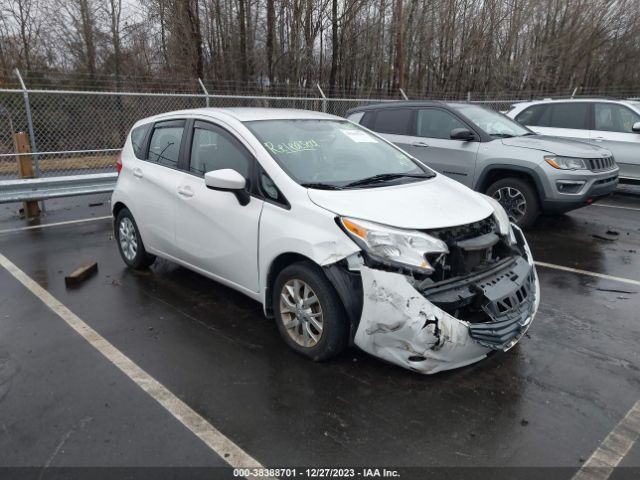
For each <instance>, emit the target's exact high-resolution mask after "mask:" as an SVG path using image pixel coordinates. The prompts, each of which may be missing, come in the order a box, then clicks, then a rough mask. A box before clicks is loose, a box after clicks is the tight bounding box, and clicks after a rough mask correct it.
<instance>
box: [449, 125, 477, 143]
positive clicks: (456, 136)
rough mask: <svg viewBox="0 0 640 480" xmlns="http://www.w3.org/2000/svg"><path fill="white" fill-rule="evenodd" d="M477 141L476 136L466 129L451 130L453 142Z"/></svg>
mask: <svg viewBox="0 0 640 480" xmlns="http://www.w3.org/2000/svg"><path fill="white" fill-rule="evenodd" d="M475 139H476V135H475V134H474V133H473V132H472V131H471V130H467V129H466V128H454V129H453V130H451V140H464V141H465V142H470V141H471V140H475Z"/></svg>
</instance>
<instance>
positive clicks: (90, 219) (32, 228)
mask: <svg viewBox="0 0 640 480" xmlns="http://www.w3.org/2000/svg"><path fill="white" fill-rule="evenodd" d="M107 218H113V217H112V216H111V215H106V216H104V217H91V218H82V219H80V220H67V221H65V222H55V223H44V224H42V225H30V226H28V227H17V228H8V229H6V230H0V233H13V232H23V231H25V230H37V229H38V228H48V227H59V226H61V225H73V224H76V223H87V222H95V221H98V220H106V219H107Z"/></svg>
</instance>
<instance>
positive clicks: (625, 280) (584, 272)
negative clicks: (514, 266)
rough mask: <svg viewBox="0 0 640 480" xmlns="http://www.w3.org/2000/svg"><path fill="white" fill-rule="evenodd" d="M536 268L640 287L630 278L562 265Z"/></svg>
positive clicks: (552, 264)
mask: <svg viewBox="0 0 640 480" xmlns="http://www.w3.org/2000/svg"><path fill="white" fill-rule="evenodd" d="M535 264H536V267H544V268H553V269H554V270H562V271H564V272H571V273H578V274H580V275H588V276H590V277H596V278H602V279H604V280H612V281H614V282H620V283H628V284H629V285H636V286H638V287H640V281H639V280H632V279H631V278H623V277H614V276H613V275H605V274H604V273H596V272H590V271H589V270H580V269H579V268H571V267H565V266H563V265H556V264H555V263H546V262H535Z"/></svg>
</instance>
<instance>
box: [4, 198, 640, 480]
mask: <svg viewBox="0 0 640 480" xmlns="http://www.w3.org/2000/svg"><path fill="white" fill-rule="evenodd" d="M88 203H90V202H89V199H86V198H85V199H73V200H68V205H67V204H66V203H64V201H61V203H59V204H57V208H52V209H50V210H49V213H48V215H47V217H46V218H45V219H44V220H43V221H44V222H56V221H65V220H69V219H72V218H87V217H90V216H94V217H97V216H102V215H108V214H109V211H108V204H106V203H105V204H103V205H98V206H94V207H88ZM602 205H609V206H602ZM614 207H622V208H614ZM634 209H635V210H634ZM24 225H25V222H24V221H22V220H19V219H17V217H15V216H14V217H12V216H11V215H5V216H4V218H3V221H2V222H0V230H3V229H10V228H14V227H19V226H24ZM527 238H528V239H529V242H530V244H531V246H532V250H533V253H534V257H535V259H536V260H537V261H542V262H548V263H553V264H558V265H563V266H567V267H572V268H577V269H583V270H588V271H592V272H597V273H601V274H606V275H611V276H616V277H623V278H629V279H633V280H640V196H635V195H617V196H615V197H611V198H608V199H606V200H603V201H602V202H601V203H600V205H599V206H598V205H594V206H591V207H588V208H584V209H581V210H577V211H574V212H571V213H570V214H567V215H562V216H557V217H544V218H542V219H541V220H540V221H539V222H538V224H537V225H536V227H535V228H534V229H533V230H532V231H530V232H528V234H527ZM0 253H2V254H3V255H5V256H6V257H7V258H9V259H10V260H11V261H12V262H14V263H15V264H16V265H17V266H18V267H19V268H20V269H22V270H23V271H24V272H25V273H26V274H27V275H29V276H30V277H31V278H33V279H34V280H35V281H36V282H38V283H39V284H40V285H41V286H43V287H44V288H45V289H46V290H48V291H49V292H50V293H51V294H53V295H54V296H55V297H56V298H57V299H59V300H60V301H61V302H62V303H64V304H65V305H66V306H67V307H68V308H69V309H70V310H71V311H73V312H74V313H75V314H76V315H78V316H79V317H80V318H81V319H82V320H83V321H85V322H86V323H87V324H89V325H90V326H91V327H92V328H94V329H95V330H97V331H98V332H99V333H100V334H101V335H102V336H104V337H105V338H106V339H107V340H108V341H109V342H111V343H112V344H113V345H114V346H115V347H116V348H117V349H119V350H120V351H122V352H123V353H124V354H126V355H127V356H128V357H129V358H130V359H131V360H133V361H134V362H135V363H136V364H138V365H139V366H140V367H142V368H143V369H144V370H146V371H147V372H148V373H149V374H151V375H152V376H153V377H155V378H156V379H157V380H158V381H160V382H161V383H162V384H164V385H165V386H166V387H167V388H168V389H169V390H171V391H172V392H173V393H174V394H175V395H177V396H178V397H179V398H180V399H182V400H183V401H184V402H186V403H187V404H188V405H189V406H190V407H191V408H193V409H194V410H195V411H196V412H198V413H199V414H201V415H202V416H203V417H204V418H205V419H207V420H208V421H209V422H210V423H211V424H212V425H214V426H215V427H216V428H217V429H219V430H220V431H221V432H223V433H224V434H225V435H226V436H227V437H229V438H230V439H232V440H233V441H234V442H235V443H236V444H237V445H238V446H240V447H241V448H242V449H244V450H245V451H246V452H248V453H249V454H250V455H251V456H253V457H254V458H255V459H257V460H258V461H259V462H261V463H262V464H263V465H265V466H270V467H283V466H297V467H306V466H359V467H366V466H381V467H383V466H386V467H432V468H433V467H453V466H456V467H500V468H505V467H547V468H549V467H553V469H554V470H552V471H553V472H555V473H556V474H557V476H555V477H554V476H553V475H550V471H549V470H547V471H545V472H544V478H571V476H572V475H573V474H574V473H575V471H576V470H577V469H578V468H579V467H580V466H581V464H582V463H583V462H584V461H585V460H586V459H587V458H588V457H589V456H590V455H591V453H592V452H593V451H594V450H595V449H596V448H597V447H598V445H599V444H600V442H602V440H603V439H604V438H605V437H606V436H607V434H608V433H609V432H610V431H611V430H612V429H613V428H614V427H615V425H616V424H617V423H618V422H619V421H620V419H621V418H622V417H624V415H625V414H626V412H627V411H628V410H629V409H630V408H631V407H632V406H633V405H634V403H635V402H636V401H638V400H640V347H639V345H640V313H639V312H640V287H638V286H633V285H629V284H623V283H620V282H616V281H614V280H607V279H601V278H595V277H590V276H586V275H581V274H575V273H570V272H563V271H559V270H555V269H549V268H543V267H539V268H538V273H539V276H540V282H541V289H542V302H541V305H540V310H539V313H538V316H537V317H536V320H535V322H534V324H533V326H532V327H531V329H530V331H529V333H528V334H527V335H526V338H524V339H523V340H522V341H521V342H520V343H519V344H518V345H517V346H516V347H514V348H513V349H512V350H511V351H509V352H507V353H500V354H496V355H493V356H492V357H490V358H489V359H487V360H485V361H483V362H480V363H478V364H476V365H473V366H470V367H465V368H462V369H459V370H456V371H453V372H446V373H442V374H438V375H435V376H422V375H419V374H415V373H412V372H409V371H406V370H403V369H401V368H398V367H395V366H392V365H389V364H386V363H384V362H382V361H379V360H377V359H375V358H373V357H370V356H368V355H367V354H365V353H363V352H360V351H358V350H356V349H351V350H349V351H348V352H347V353H346V354H344V355H342V356H341V357H339V358H337V359H335V360H332V361H329V362H326V363H312V362H310V361H307V360H305V359H303V358H301V357H299V356H297V355H296V354H295V353H293V352H292V351H290V350H289V349H287V348H286V347H285V345H284V343H283V342H282V341H281V340H280V338H279V336H278V332H277V329H276V327H275V325H274V324H273V322H272V321H269V320H267V319H265V318H264V317H263V315H262V309H261V306H260V305H259V304H258V303H256V302H254V301H252V300H250V299H248V298H246V297H244V296H243V295H241V294H239V293H236V292H234V291H232V290H230V289H228V288H226V287H223V286H221V285H219V284H217V283H215V282H213V281H211V280H208V279H205V278H204V277H202V276H200V275H198V274H195V273H192V272H190V271H188V270H186V269H184V268H181V267H178V266H176V265H174V264H171V263H170V262H167V261H158V262H156V264H155V265H154V266H153V267H152V268H151V269H150V270H149V271H146V272H141V273H135V272H131V271H129V270H127V269H126V268H125V266H124V264H123V262H122V261H121V259H120V257H119V255H118V252H117V249H116V245H115V243H114V241H113V237H112V231H111V223H110V221H108V220H97V221H94V222H89V223H83V224H74V225H66V226H57V227H51V228H45V229H34V230H28V231H20V232H5V233H0ZM87 261H97V262H98V268H99V272H98V274H97V275H96V276H94V277H92V278H90V279H89V280H88V281H86V282H85V283H84V284H82V285H81V286H80V287H79V288H75V289H66V288H65V285H64V278H63V277H64V275H65V274H67V273H69V272H71V271H72V270H74V269H75V268H76V267H78V266H80V265H82V264H83V263H86V262H87ZM45 465H46V466H50V467H61V466H62V467H65V466H66V467H77V466H84V467H86V466H112V467H113V466H117V467H118V466H119V467H132V466H146V467H148V466H156V467H162V466H202V467H206V466H220V465H225V462H224V460H223V459H221V458H220V457H219V456H218V455H216V454H215V453H213V452H212V451H211V450H209V449H208V448H207V447H206V446H205V445H204V444H203V443H201V442H200V441H199V440H198V439H197V438H196V437H195V436H194V435H193V434H192V433H191V432H190V431H189V430H187V429H186V428H185V427H184V426H183V425H181V424H180V423H179V422H178V421H177V420H176V419H175V418H174V417H172V416H171V415H170V414H169V413H168V412H167V411H165V410H164V409H163V408H162V407H160V405H159V404H157V403H156V402H155V401H154V400H153V399H152V398H150V397H149V396H147V395H146V394H145V393H144V392H143V391H142V390H141V389H140V388H139V387H137V386H136V385H135V384H134V383H133V382H132V381H131V380H129V379H128V378H127V377H126V376H125V375H124V374H123V373H121V372H120V371H119V370H117V369H116V368H115V367H114V366H113V365H112V364H110V363H109V362H108V361H107V360H106V359H105V358H104V357H102V356H101V355H100V354H99V353H98V352H97V351H95V350H94V349H93V348H92V347H90V346H89V344H87V343H86V342H85V341H84V340H83V339H82V338H81V337H80V336H79V335H77V334H76V333H75V332H74V331H73V330H72V329H71V328H70V327H69V326H68V325H67V324H66V323H64V322H63V321H62V320H61V319H60V318H59V317H57V316H56V315H55V314H54V313H53V312H52V311H51V310H49V309H48V308H47V307H46V306H45V305H44V304H43V303H42V302H41V301H40V300H39V299H37V298H36V297H35V296H33V295H32V294H31V293H30V292H29V291H28V290H26V289H25V288H24V287H23V286H22V285H20V284H19V283H18V282H17V281H16V280H15V279H14V278H13V277H11V276H10V275H9V274H8V272H7V271H5V270H4V269H2V268H0V467H6V466H32V467H42V466H45ZM621 465H622V466H623V467H628V468H626V469H625V468H621V469H619V470H618V471H616V472H614V475H613V476H612V477H611V478H615V479H617V480H623V479H626V478H638V475H640V446H639V445H638V444H637V443H636V444H635V445H634V446H633V448H632V449H631V451H630V452H629V454H628V455H627V456H626V457H625V458H624V460H623V461H622V463H621ZM0 471H1V470H0ZM466 471H467V472H473V471H474V470H472V469H468V470H466ZM524 471H526V469H520V470H515V472H518V474H517V475H516V476H515V477H513V476H511V478H519V477H521V475H520V474H521V473H522V472H524ZM532 471H533V470H532ZM456 472H457V473H460V472H459V471H456ZM45 478H46V477H45ZM402 478H424V472H423V471H421V470H411V469H409V470H407V471H406V472H405V474H404V475H403V477H402ZM448 478H457V477H456V476H455V475H454V476H452V477H448ZM474 478H475V477H474ZM492 478H495V477H492Z"/></svg>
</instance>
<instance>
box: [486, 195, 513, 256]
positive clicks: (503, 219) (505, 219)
mask: <svg viewBox="0 0 640 480" xmlns="http://www.w3.org/2000/svg"><path fill="white" fill-rule="evenodd" d="M484 198H485V199H486V200H487V201H488V202H489V203H490V204H491V206H492V207H493V218H495V220H496V222H497V223H498V230H499V231H500V235H502V236H503V237H507V238H508V239H509V244H510V245H513V244H515V243H516V237H515V235H514V234H513V228H512V227H511V220H509V215H508V214H507V212H506V211H505V209H504V207H503V206H502V205H500V202H498V201H497V200H496V199H495V198H493V197H490V196H488V195H485V196H484Z"/></svg>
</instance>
